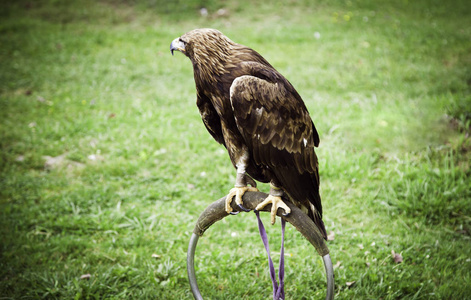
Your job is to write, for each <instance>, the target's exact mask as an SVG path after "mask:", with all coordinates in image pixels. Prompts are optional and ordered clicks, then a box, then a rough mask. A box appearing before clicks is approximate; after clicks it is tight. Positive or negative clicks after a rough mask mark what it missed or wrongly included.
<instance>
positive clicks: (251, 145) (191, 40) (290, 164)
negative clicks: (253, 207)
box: [170, 29, 327, 238]
mask: <svg viewBox="0 0 471 300" xmlns="http://www.w3.org/2000/svg"><path fill="white" fill-rule="evenodd" d="M170 50H171V52H172V54H173V51H174V50H177V51H180V52H182V53H183V54H185V55H186V56H187V57H188V58H189V59H190V60H191V62H192V64H193V70H194V78H195V83H196V94H197V100H196V105H197V106H198V109H199V111H200V113H201V117H202V119H203V122H204V124H205V126H206V128H207V130H208V131H209V133H210V134H211V135H212V136H213V138H214V139H215V140H216V141H217V142H219V143H220V144H223V145H224V146H225V147H226V149H227V151H228V152H229V156H230V158H231V161H232V164H233V165H234V167H235V168H236V169H237V177H236V182H235V187H234V188H233V189H231V190H230V192H229V195H228V196H227V198H226V211H227V212H228V213H230V212H232V208H231V206H230V203H231V202H232V199H233V198H234V196H235V201H236V203H237V204H238V205H239V206H241V207H242V208H243V206H242V195H243V194H244V193H245V192H246V191H252V190H257V189H256V188H255V187H253V186H254V184H253V180H252V178H253V179H255V180H257V181H260V182H270V187H271V188H270V194H269V196H268V198H267V199H266V200H265V201H263V202H262V203H260V204H259V206H257V209H261V208H263V207H264V206H266V205H268V204H270V203H271V204H272V210H271V222H272V224H273V223H274V222H275V216H276V212H277V210H278V208H283V209H284V212H285V214H288V213H290V209H289V208H288V207H287V206H286V204H285V203H284V202H283V200H282V196H283V195H284V194H287V196H288V197H287V198H286V197H284V199H286V200H287V201H291V202H292V203H294V204H295V205H296V206H298V207H300V208H302V209H303V211H305V212H306V213H307V214H308V215H309V217H310V218H311V219H312V220H313V221H314V223H315V224H316V225H317V226H318V227H319V229H320V230H321V232H322V233H323V235H324V238H326V236H327V234H326V231H325V227H324V223H323V222H322V205H321V198H320V195H319V171H318V161H317V156H316V153H315V152H314V147H317V146H318V145H319V135H318V133H317V130H316V128H315V127H314V123H313V122H312V120H311V117H310V116H309V112H308V111H307V108H306V106H305V105H304V102H303V100H302V99H301V97H300V96H299V94H298V93H297V92H296V90H295V89H294V87H293V86H292V85H291V83H290V82H289V81H288V80H287V79H286V78H285V77H283V75H281V74H280V73H278V71H276V70H275V68H273V67H272V66H271V65H270V64H269V63H268V62H267V61H266V60H265V59H264V58H263V57H262V56H261V55H260V54H259V53H257V52H256V51H254V50H252V49H250V48H248V47H246V46H243V45H240V44H237V43H234V42H233V41H232V40H230V39H229V38H228V37H226V36H225V35H223V34H222V33H221V32H219V31H218V30H215V29H195V30H192V31H190V32H188V33H186V34H184V35H182V36H181V37H179V38H176V39H175V40H173V41H172V43H171V45H170ZM248 184H250V185H252V186H250V187H249V186H248Z"/></svg>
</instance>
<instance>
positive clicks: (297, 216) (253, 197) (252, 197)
mask: <svg viewBox="0 0 471 300" xmlns="http://www.w3.org/2000/svg"><path fill="white" fill-rule="evenodd" d="M267 196H268V195H267V194H265V193H260V192H247V193H245V194H244V196H243V203H244V207H245V208H248V209H250V210H253V209H255V207H256V206H257V204H258V203H260V202H262V201H263V200H264V199H265V198H266V197H267ZM225 200H226V197H223V198H221V199H219V200H217V201H215V202H213V203H212V204H211V205H209V206H208V207H207V208H206V209H205V210H204V211H203V212H202V213H201V215H200V217H199V218H198V221H197V222H196V225H195V229H194V230H193V234H192V236H191V239H190V244H189V245H188V252H187V260H186V266H187V271H188V279H189V281H190V287H191V292H192V293H193V296H194V297H195V299H197V300H202V299H203V297H202V296H201V293H200V291H199V288H198V283H197V282H196V273H195V251H196V245H197V243H198V239H199V237H200V236H202V235H203V233H204V232H205V231H206V230H207V229H208V228H209V227H210V226H211V225H212V224H214V223H216V222H217V221H219V220H221V219H223V218H224V217H226V216H228V215H229V214H228V213H226V210H225V208H224V205H225ZM234 202H235V201H232V205H231V206H232V209H233V210H234V211H241V209H240V208H239V207H238V206H237V205H236V204H235V203H234ZM285 203H286V204H287V205H288V207H289V208H291V213H290V214H289V215H288V216H282V214H281V212H279V213H278V214H277V215H278V216H279V217H282V218H284V219H285V220H286V221H288V222H289V223H291V225H293V226H294V227H295V228H296V229H297V230H298V231H299V232H300V233H301V234H302V235H303V236H304V237H305V238H306V239H307V240H308V241H309V242H310V243H311V244H312V245H313V246H314V248H315V249H316V251H317V253H318V254H319V255H320V256H322V260H323V261H324V267H325V271H326V277H327V294H326V298H325V299H326V300H331V299H334V269H333V266H332V260H331V259H330V255H329V249H328V248H327V245H326V243H325V240H324V238H323V237H322V234H321V233H320V231H319V229H318V228H317V226H316V225H315V224H314V222H313V221H312V220H311V219H310V218H309V217H308V216H307V215H306V214H305V213H303V212H302V211H301V210H300V209H299V208H297V207H296V206H294V205H293V204H291V203H290V202H287V201H286V202H285ZM270 210H271V205H267V206H266V207H265V208H264V209H263V211H270Z"/></svg>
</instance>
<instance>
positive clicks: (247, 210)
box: [237, 204, 250, 212]
mask: <svg viewBox="0 0 471 300" xmlns="http://www.w3.org/2000/svg"><path fill="white" fill-rule="evenodd" d="M237 205H238V206H239V208H240V209H242V210H243V211H245V212H249V211H250V209H248V208H245V207H244V206H243V205H242V204H237Z"/></svg>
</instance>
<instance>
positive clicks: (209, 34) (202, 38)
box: [170, 28, 235, 64]
mask: <svg viewBox="0 0 471 300" xmlns="http://www.w3.org/2000/svg"><path fill="white" fill-rule="evenodd" d="M233 45H235V43H234V42H233V41H231V40H230V39H229V38H228V37H226V36H225V35H224V34H222V33H221V32H220V31H218V30H216V29H210V28H203V29H195V30H192V31H190V32H187V33H185V34H184V35H182V36H181V37H178V38H176V39H174V40H173V41H172V43H171V44H170V51H171V52H172V55H173V51H175V50H177V51H180V52H181V53H183V54H185V55H186V56H188V57H189V58H190V59H191V60H192V61H193V63H196V64H199V63H202V62H204V61H206V60H208V59H209V60H220V59H223V58H225V57H227V55H228V54H229V53H230V51H231V46H233Z"/></svg>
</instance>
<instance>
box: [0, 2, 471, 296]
mask: <svg viewBox="0 0 471 300" xmlns="http://www.w3.org/2000/svg"><path fill="white" fill-rule="evenodd" d="M1 2H2V4H1V5H0V147H1V154H0V233H1V236H0V238H1V242H0V299H43V298H45V299H147V298H151V299H191V298H192V296H191V292H190V290H189V284H188V281H187V276H186V250H187V245H188V242H189V237H190V235H191V233H192V231H193V226H194V224H195V222H196V219H197V218H198V216H199V214H200V212H201V211H203V209H204V208H205V207H206V206H207V205H209V204H210V203H212V202H213V201H215V200H217V199H219V198H220V197H222V196H224V195H225V194H226V193H227V192H228V191H229V189H230V188H231V187H232V186H233V184H234V180H235V170H234V169H233V167H232V165H231V163H230V160H229V158H228V155H227V153H226V152H225V149H224V148H223V147H222V146H220V145H218V144H217V143H216V142H215V141H213V140H212V138H211V136H210V135H209V134H208V133H207V132H206V129H205V128H204V125H203V123H202V122H201V118H200V116H199V113H198V110H197V108H196V105H195V100H196V95H195V86H194V81H193V74H192V72H193V71H192V67H191V63H190V61H189V60H188V59H187V58H186V57H184V56H183V55H181V54H179V53H177V54H176V55H175V56H174V57H172V56H171V55H170V51H169V45H170V42H171V41H172V40H173V39H174V38H176V37H178V36H180V35H182V34H183V33H185V32H187V31H189V30H191V29H194V28H198V27H212V28H217V29H219V30H221V31H222V32H224V33H225V34H226V35H227V36H229V37H230V38H231V39H232V40H234V41H236V42H239V43H241V44H245V45H248V46H250V47H252V48H254V49H256V50H257V51H258V52H260V53H261V54H262V55H263V56H264V57H265V58H266V59H267V60H268V61H270V63H271V64H272V65H274V66H275V67H276V68H277V69H278V70H279V71H280V72H281V73H282V74H284V75H285V76H286V77H287V78H288V79H289V80H290V81H291V83H292V84H293V85H294V86H295V87H296V89H297V90H298V92H299V93H300V95H301V96H302V97H303V99H304V101H305V103H306V105H307V107H308V109H309V111H310V113H311V115H312V118H313V120H314V123H315V124H316V127H317V129H318V131H319V133H320V137H321V145H320V147H319V149H318V151H317V152H318V156H319V160H320V176H321V192H322V197H323V207H324V220H325V224H326V227H327V231H328V232H329V233H331V236H333V237H334V239H333V240H331V241H329V242H328V246H329V249H330V251H331V257H332V260H333V263H334V271H335V280H336V290H335V292H336V299H471V284H470V282H471V169H470V161H471V141H470V138H469V134H470V124H471V121H470V120H471V17H470V16H471V6H470V5H469V3H468V1H464V0H463V1H434V0H424V1H407V0H402V1H392V0H391V1H381V2H377V1H372V0H365V1H360V0H346V1H343V0H334V1H313V2H315V3H311V1H289V4H286V3H284V2H283V1H273V2H265V4H262V3H261V2H262V1H248V0H241V1H232V0H227V1H221V2H218V1H172V2H166V1H163V0H122V1H109V0H100V1H91V0H78V1H73V2H72V1H65V0H39V1H23V0H21V1H1ZM257 2H260V3H257ZM72 3H73V4H72ZM203 7H204V8H206V9H207V15H202V14H201V13H200V9H201V8H203ZM261 188H262V190H264V191H268V189H267V187H266V185H261ZM263 217H264V220H265V223H266V224H268V219H269V218H268V214H264V215H263ZM279 223H280V222H279V221H278V222H277V224H276V225H275V226H266V227H267V230H268V234H269V237H270V244H271V250H272V251H273V253H272V256H273V257H274V260H275V263H277V262H278V260H279V243H280V227H279ZM285 246H286V249H285V251H286V295H287V299H322V298H323V297H324V294H325V277H324V269H323V265H322V260H321V259H320V257H318V256H317V254H316V253H315V251H314V249H313V248H312V247H311V246H310V245H309V244H308V243H307V241H306V240H304V238H303V237H301V236H300V234H299V233H298V232H297V231H296V230H295V229H294V228H292V227H291V226H288V227H287V233H286V243H285ZM393 252H394V253H396V254H398V255H400V256H401V257H402V258H403V261H402V262H401V263H396V262H395V260H394V258H393V254H392V253H393ZM196 272H197V276H198V283H199V285H200V289H201V292H202V294H203V296H204V297H205V298H207V299H267V298H269V297H270V296H271V282H270V279H269V274H268V263H267V259H266V255H265V253H264V248H263V244H262V242H261V240H260V238H259V236H258V229H257V225H256V218H255V215H254V214H253V213H249V214H240V215H237V216H230V217H227V218H225V219H224V220H222V221H220V222H218V223H216V224H215V225H214V226H212V227H211V228H210V229H209V230H208V231H207V232H206V233H205V235H204V237H203V238H201V239H200V241H199V243H198V249H197V254H196Z"/></svg>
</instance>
